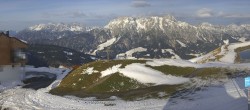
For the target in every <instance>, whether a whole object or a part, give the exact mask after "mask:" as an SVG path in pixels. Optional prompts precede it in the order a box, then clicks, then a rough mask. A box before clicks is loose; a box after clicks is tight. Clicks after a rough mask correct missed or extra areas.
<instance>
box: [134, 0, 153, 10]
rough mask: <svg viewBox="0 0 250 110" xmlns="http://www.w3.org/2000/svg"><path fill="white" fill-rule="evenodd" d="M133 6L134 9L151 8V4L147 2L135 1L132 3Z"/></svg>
mask: <svg viewBox="0 0 250 110" xmlns="http://www.w3.org/2000/svg"><path fill="white" fill-rule="evenodd" d="M131 6H132V7H134V8H143V7H149V6H151V4H150V3H148V2H147V1H146V0H134V1H132V5H131Z"/></svg>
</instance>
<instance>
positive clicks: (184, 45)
mask: <svg viewBox="0 0 250 110" xmlns="http://www.w3.org/2000/svg"><path fill="white" fill-rule="evenodd" d="M176 41H177V42H178V43H179V44H180V45H181V46H182V47H187V46H186V44H184V43H182V42H181V41H179V40H176Z"/></svg>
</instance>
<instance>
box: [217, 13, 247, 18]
mask: <svg viewBox="0 0 250 110" xmlns="http://www.w3.org/2000/svg"><path fill="white" fill-rule="evenodd" d="M220 17H224V18H250V14H237V13H227V14H225V13H223V14H221V15H220Z"/></svg>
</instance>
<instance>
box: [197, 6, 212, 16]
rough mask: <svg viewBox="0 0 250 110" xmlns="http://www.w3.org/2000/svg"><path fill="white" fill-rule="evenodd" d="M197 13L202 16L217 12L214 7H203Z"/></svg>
mask: <svg viewBox="0 0 250 110" xmlns="http://www.w3.org/2000/svg"><path fill="white" fill-rule="evenodd" d="M196 15H197V16H198V17H201V18H208V17H213V16H214V15H215V14H214V12H213V10H212V9H209V8H202V9H199V10H198V11H197V12H196Z"/></svg>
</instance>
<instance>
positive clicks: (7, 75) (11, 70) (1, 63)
mask: <svg viewBox="0 0 250 110" xmlns="http://www.w3.org/2000/svg"><path fill="white" fill-rule="evenodd" d="M27 47H28V46H27V44H26V43H25V42H22V41H21V40H19V39H17V38H14V37H10V36H9V32H8V31H7V32H6V33H3V32H0V82H4V81H11V80H17V79H20V77H21V76H22V74H23V73H24V70H23V69H22V66H24V65H25V62H26V55H25V49H26V48H27Z"/></svg>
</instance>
